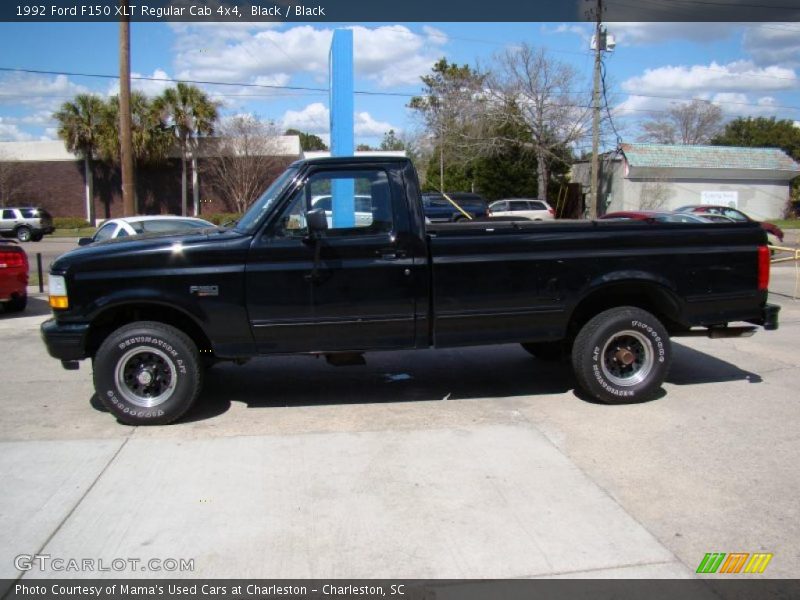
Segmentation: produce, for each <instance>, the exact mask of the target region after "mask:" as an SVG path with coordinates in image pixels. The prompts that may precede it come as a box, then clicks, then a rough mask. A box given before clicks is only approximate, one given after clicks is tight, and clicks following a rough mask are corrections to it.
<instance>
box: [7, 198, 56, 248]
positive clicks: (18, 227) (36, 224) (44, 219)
mask: <svg viewBox="0 0 800 600" xmlns="http://www.w3.org/2000/svg"><path fill="white" fill-rule="evenodd" d="M53 231H55V227H53V217H52V216H50V213H49V212H47V211H46V210H44V209H43V208H33V207H30V206H27V207H22V208H0V235H3V236H5V237H16V238H17V239H18V240H19V241H20V242H27V241H33V242H38V241H40V240H41V239H42V237H43V236H44V235H45V234H47V233H53Z"/></svg>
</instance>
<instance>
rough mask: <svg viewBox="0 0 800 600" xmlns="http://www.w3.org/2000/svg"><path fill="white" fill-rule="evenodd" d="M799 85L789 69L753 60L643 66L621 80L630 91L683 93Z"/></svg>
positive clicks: (778, 89)
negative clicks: (650, 67) (647, 67)
mask: <svg viewBox="0 0 800 600" xmlns="http://www.w3.org/2000/svg"><path fill="white" fill-rule="evenodd" d="M797 85H798V78H797V75H796V73H795V72H794V71H793V70H792V69H788V68H785V67H779V66H768V67H758V66H756V65H755V64H753V62H752V61H747V60H738V61H734V62H730V63H728V64H724V65H723V64H718V63H716V62H712V63H711V64H710V65H692V66H683V65H681V66H675V67H673V66H666V67H658V68H655V69H646V70H645V72H644V74H643V75H640V76H638V77H631V78H630V79H628V80H626V81H624V82H623V83H622V89H623V90H625V91H626V92H629V93H631V94H636V93H639V94H667V95H673V96H675V95H679V96H682V97H685V96H686V94H687V93H688V94H695V93H709V92H748V91H750V92H765V91H780V90H791V89H793V88H795V87H797Z"/></svg>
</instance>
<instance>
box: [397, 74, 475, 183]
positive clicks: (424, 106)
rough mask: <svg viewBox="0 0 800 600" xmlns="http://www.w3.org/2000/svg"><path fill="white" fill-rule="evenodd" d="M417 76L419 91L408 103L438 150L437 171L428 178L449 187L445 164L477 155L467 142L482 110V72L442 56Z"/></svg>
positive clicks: (458, 161) (473, 133) (463, 161)
mask: <svg viewBox="0 0 800 600" xmlns="http://www.w3.org/2000/svg"><path fill="white" fill-rule="evenodd" d="M421 79H422V84H423V93H422V95H421V96H414V97H413V98H411V101H410V102H409V104H408V106H409V108H411V109H413V110H415V111H417V113H418V114H419V115H420V117H421V118H422V121H423V123H424V125H425V128H426V130H427V132H428V134H429V135H430V136H431V138H432V139H434V140H435V145H436V148H437V150H438V152H437V155H438V160H439V168H438V171H439V175H438V177H437V178H432V177H429V179H428V180H429V181H434V179H435V180H437V181H439V182H440V184H441V185H442V186H444V187H446V188H447V189H452V184H451V182H450V181H448V179H447V178H446V176H445V174H446V171H449V169H446V168H445V165H447V166H449V165H450V164H451V163H462V164H464V163H468V162H469V161H470V160H472V159H474V158H475V157H476V156H477V146H475V145H473V144H472V143H471V142H472V141H474V139H475V138H476V137H477V133H476V128H477V126H478V125H479V124H480V122H481V115H482V114H483V111H482V92H483V86H484V82H485V80H486V75H485V74H482V73H479V72H478V71H476V70H475V69H473V68H471V67H470V66H469V65H461V66H459V65H457V64H455V63H450V62H448V60H447V59H446V58H442V59H440V60H439V61H438V62H437V63H436V64H435V65H433V67H432V69H431V73H430V74H428V75H424V76H423V77H422V78H421ZM458 170H459V169H456V171H458ZM443 180H444V181H443Z"/></svg>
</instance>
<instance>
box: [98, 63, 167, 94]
mask: <svg viewBox="0 0 800 600" xmlns="http://www.w3.org/2000/svg"><path fill="white" fill-rule="evenodd" d="M137 77H143V78H144V79H137ZM171 79H172V78H171V77H170V76H169V74H168V73H167V72H166V71H165V70H164V69H155V70H154V71H153V72H152V73H151V74H142V73H136V72H131V89H132V90H135V91H138V92H142V93H143V94H144V95H145V96H149V97H151V98H152V97H153V96H158V95H159V94H160V93H162V92H163V91H164V90H165V89H167V88H168V87H170V86H173V85H175V83H174V82H173V81H171ZM106 94H107V95H108V96H116V95H117V94H119V80H117V79H115V80H114V81H113V82H112V83H111V84H110V85H109V86H108V90H107V91H106Z"/></svg>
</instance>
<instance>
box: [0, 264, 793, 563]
mask: <svg viewBox="0 0 800 600" xmlns="http://www.w3.org/2000/svg"><path fill="white" fill-rule="evenodd" d="M29 251H31V250H29ZM794 284H795V271H794V267H778V268H775V269H774V270H773V284H772V288H771V289H772V290H773V291H774V292H776V293H774V294H772V301H773V302H775V303H778V304H780V305H781V306H782V307H783V308H782V312H781V328H780V329H779V330H778V331H776V332H760V333H758V334H757V335H756V336H755V337H752V338H748V339H739V340H708V339H701V338H691V339H688V338H682V339H678V340H676V341H674V345H675V349H676V351H675V360H674V363H673V366H672V370H671V373H670V375H669V377H668V379H667V383H666V385H665V387H664V394H663V396H662V397H660V398H658V399H656V400H654V401H651V402H648V403H646V404H641V405H628V406H605V405H601V404H595V403H593V402H590V401H587V400H585V399H582V398H581V397H579V396H577V395H576V394H575V393H574V391H573V386H574V384H573V379H572V376H571V374H570V372H569V370H568V368H567V367H566V366H558V365H557V366H553V365H552V364H548V363H540V362H537V361H536V360H535V359H533V358H531V357H530V356H529V355H527V354H526V353H525V352H524V351H523V350H522V349H520V348H519V347H517V346H512V345H507V346H498V347H493V348H464V349H458V350H448V351H437V352H433V351H422V352H416V353H401V352H390V353H382V354H375V355H372V356H370V357H368V361H367V365H366V366H360V367H343V368H334V367H330V366H328V365H327V364H326V363H325V362H324V361H323V360H315V359H313V358H306V357H296V358H294V357H289V358H273V359H260V360H254V361H251V362H250V363H248V364H247V365H245V366H241V367H237V366H235V365H219V366H217V367H215V368H214V369H212V370H211V371H210V372H209V376H208V379H207V382H206V387H205V389H204V392H203V394H202V396H201V398H200V402H199V406H197V407H196V409H195V410H193V411H192V412H191V413H190V414H189V415H188V417H187V418H185V419H184V420H182V421H181V422H179V423H178V424H175V425H172V426H165V427H154V428H145V427H129V426H125V425H121V424H119V423H117V422H116V421H115V420H114V419H113V418H111V417H110V416H109V415H108V414H107V413H104V412H102V410H100V409H99V405H98V403H97V402H96V400H94V399H93V390H92V385H91V368H90V365H88V364H85V363H84V364H82V366H81V369H80V370H79V371H64V370H62V369H61V368H60V366H59V364H58V362H56V361H55V360H53V359H50V358H49V357H48V356H47V355H46V352H45V349H44V346H43V345H42V343H41V341H40V339H39V336H38V326H39V324H40V323H41V321H42V320H43V319H45V318H46V317H47V315H48V314H49V310H48V309H47V307H46V304H45V300H44V299H43V298H32V299H31V301H30V305H29V310H28V311H26V312H25V313H24V314H22V315H21V316H15V315H0V340H2V341H0V344H2V349H3V350H2V352H0V373H1V374H2V379H3V381H2V388H0V389H2V394H0V411H2V415H3V417H2V419H0V481H3V489H4V493H3V494H0V578H16V577H18V576H20V575H22V572H21V571H19V570H18V569H17V568H16V567H15V564H14V557H15V556H17V555H19V554H49V555H51V556H53V557H62V558H65V559H66V558H90V559H92V558H93V559H105V560H107V561H111V560H112V559H114V558H133V557H135V558H140V559H143V560H147V559H150V558H156V559H165V558H176V559H181V558H191V559H194V566H195V568H194V571H193V572H185V573H153V572H137V571H130V572H127V571H124V572H122V573H118V572H112V573H105V574H103V573H95V572H87V573H85V574H82V573H70V574H69V576H83V575H85V576H87V577H97V576H104V575H105V576H121V575H122V576H131V577H138V576H180V577H185V576H193V577H198V576H202V577H223V576H224V577H235V576H238V577H275V578H283V577H318V578H335V577H408V578H415V577H436V578H439V577H448V578H449V577H453V578H489V577H552V576H568V577H593V578H596V577H656V578H658V577H664V578H666V577H691V576H694V571H695V569H696V567H697V565H698V563H699V562H700V560H701V559H702V558H703V556H704V555H705V553H707V552H769V553H773V554H774V558H773V559H772V562H771V563H770V564H769V566H768V568H767V570H766V572H765V573H764V576H766V577H785V578H789V577H796V575H797V572H798V565H800V502H798V500H797V499H798V497H800V470H798V468H797V462H798V457H800V433H798V425H797V424H798V422H800V402H798V400H797V398H798V394H797V389H798V387H800V360H798V343H797V340H798V334H800V300H793V299H792V298H791V295H792V292H793V288H794ZM63 575H64V573H60V572H45V573H41V572H38V571H32V572H28V573H27V574H26V576H28V577H43V576H44V577H48V576H54V577H57V576H63Z"/></svg>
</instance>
